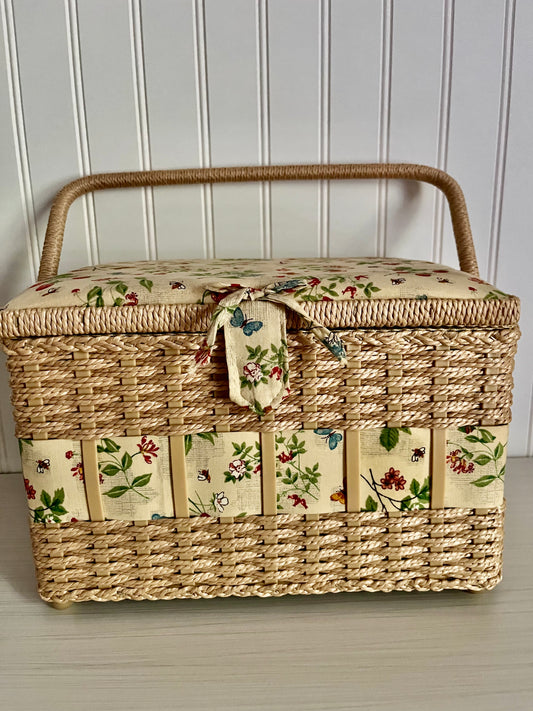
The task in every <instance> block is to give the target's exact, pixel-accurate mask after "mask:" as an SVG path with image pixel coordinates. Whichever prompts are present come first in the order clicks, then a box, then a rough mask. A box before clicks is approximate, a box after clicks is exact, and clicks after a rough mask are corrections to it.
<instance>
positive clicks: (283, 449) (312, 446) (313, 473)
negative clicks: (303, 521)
mask: <svg viewBox="0 0 533 711" xmlns="http://www.w3.org/2000/svg"><path fill="white" fill-rule="evenodd" d="M275 441H276V494H277V508H278V511H279V512H280V513H330V512H332V511H346V500H345V494H344V484H343V468H344V435H343V433H342V432H338V431H334V430H331V429H318V430H314V431H313V430H299V431H297V432H293V431H290V432H289V431H286V432H280V433H278V434H276V437H275Z"/></svg>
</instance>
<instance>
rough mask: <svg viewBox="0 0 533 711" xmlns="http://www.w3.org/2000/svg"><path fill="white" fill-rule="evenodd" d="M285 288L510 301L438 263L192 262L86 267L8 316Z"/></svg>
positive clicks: (316, 296) (310, 297) (25, 299)
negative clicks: (36, 310)
mask: <svg viewBox="0 0 533 711" xmlns="http://www.w3.org/2000/svg"><path fill="white" fill-rule="evenodd" d="M280 281H284V282H289V281H294V287H293V289H292V291H291V293H292V295H293V297H294V299H295V300H296V301H298V302H309V301H311V302H313V301H351V300H354V299H361V300H363V301H364V300H368V299H395V298H402V299H436V298H437V299H438V298H453V299H505V298H508V296H507V294H504V293H503V292H501V291H499V290H498V289H495V288H494V287H493V286H491V285H490V284H488V283H487V282H485V281H482V280H481V279H478V278H477V277H473V276H471V275H470V274H467V273H465V272H460V271H458V270H456V269H451V268H450V267H446V266H443V265H440V264H433V263H432V262H422V261H414V260H406V259H401V260H400V259H391V258H387V259H385V258H383V259H382V258H368V257H365V258H360V257H350V258H342V259H335V258H332V259H270V260H261V259H211V260H194V259H191V260H183V261H177V260H171V261H156V262H154V261H152V262H149V261H147V262H116V263H113V264H102V265H98V266H94V267H83V268H82V269H76V270H74V271H71V272H68V273H66V274H60V275H58V276H56V277H52V278H50V279H47V280H46V281H42V282H38V283H37V284H34V285H33V286H32V287H30V288H29V289H27V290H26V291H24V292H23V293H22V294H20V295H19V296H17V297H15V298H14V299H13V300H12V301H10V302H9V304H8V305H7V307H6V308H8V309H10V310H13V309H25V308H35V307H41V308H43V307H45V308H47V307H50V308H55V307H58V306H59V307H60V306H78V307H80V308H84V307H87V306H93V307H101V306H111V307H119V306H123V307H131V306H137V305H138V304H140V305H145V304H203V303H207V304H209V303H218V302H219V301H221V300H222V299H223V298H224V297H225V296H227V295H228V294H229V293H231V292H232V291H235V290H236V289H239V288H243V287H252V288H261V287H264V286H265V285H268V284H275V283H278V282H280ZM215 284H217V285H215Z"/></svg>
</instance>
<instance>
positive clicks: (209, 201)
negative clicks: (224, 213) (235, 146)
mask: <svg viewBox="0 0 533 711" xmlns="http://www.w3.org/2000/svg"><path fill="white" fill-rule="evenodd" d="M193 24H194V28H193V31H194V48H195V53H194V54H195V63H196V96H197V101H198V133H199V137H200V141H199V145H200V165H201V166H202V167H203V168H208V167H209V166H210V165H211V141H210V136H209V94H208V87H207V47H206V30H205V0H194V4H193ZM201 190H202V209H203V225H204V252H205V256H206V257H207V258H208V259H210V258H212V257H214V256H215V231H214V215H213V189H212V186H211V185H203V186H202V188H201Z"/></svg>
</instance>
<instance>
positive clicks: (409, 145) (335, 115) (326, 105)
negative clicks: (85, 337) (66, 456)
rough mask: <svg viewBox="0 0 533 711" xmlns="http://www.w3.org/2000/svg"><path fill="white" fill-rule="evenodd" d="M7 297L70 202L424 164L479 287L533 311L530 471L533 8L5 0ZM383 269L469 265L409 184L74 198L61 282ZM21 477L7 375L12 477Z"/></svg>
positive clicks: (429, 196) (523, 376)
mask: <svg viewBox="0 0 533 711" xmlns="http://www.w3.org/2000/svg"><path fill="white" fill-rule="evenodd" d="M0 14H1V24H2V32H1V39H0V41H1V42H2V45H3V46H2V51H1V52H0V65H1V66H0V253H1V258H0V259H1V261H0V301H2V302H5V301H6V300H7V299H8V298H9V297H11V296H13V295H14V294H15V293H16V292H18V291H19V290H21V289H22V288H24V287H26V286H27V285H29V284H30V283H31V282H33V281H34V280H35V278H36V272H37V269H38V262H39V251H40V248H41V245H42V240H43V237H44V231H45V227H46V218H47V211H48V209H49V206H50V201H51V199H52V196H53V195H54V193H55V191H56V190H57V189H58V188H59V187H60V186H61V185H62V184H63V183H65V182H67V181H69V180H72V179H74V178H75V177H77V176H79V175H81V174H84V173H88V172H98V171H107V170H130V169H140V168H151V167H153V168H166V167H192V166H209V165H215V166H218V165H246V164H258V163H285V162H287V163H289V162H294V163H303V162H328V161H342V162H344V161H387V160H390V161H410V162H421V163H427V164H431V165H436V166H438V167H441V168H444V169H446V170H448V171H449V172H450V173H452V175H454V176H455V177H456V178H457V179H458V180H459V182H460V183H461V184H462V186H463V189H464V191H465V194H466V197H467V201H468V204H469V208H470V215H471V221H472V226H473V231H474V238H475V243H476V248H477V252H478V258H479V263H480V269H481V274H482V276H483V277H484V278H487V279H489V280H491V281H493V282H495V283H496V285H497V286H498V287H499V288H501V289H503V290H507V291H511V292H513V293H516V294H517V295H519V296H520V297H521V298H522V300H523V311H522V313H523V316H522V330H523V331H524V335H523V338H522V342H521V345H520V350H519V354H518V360H517V367H516V389H515V404H514V422H513V427H512V438H511V441H510V444H509V451H510V453H511V454H513V455H532V454H533V450H532V447H533V444H532V419H533V418H532V411H533V398H532V383H533V376H532V372H533V370H532V368H531V362H532V360H533V334H532V332H531V329H530V327H529V326H530V324H531V322H532V320H533V319H532V316H533V281H532V279H531V270H532V267H533V240H531V238H530V231H531V227H530V223H531V216H530V213H529V209H528V208H529V206H530V205H531V196H530V194H531V182H530V180H529V166H530V165H531V164H532V163H533V144H532V141H531V138H530V122H531V121H530V117H531V115H532V111H533V99H532V93H531V67H532V66H533V2H531V0H430V1H428V0H292V2H291V1H288V0H254V1H252V0H0ZM271 255H272V256H282V255H283V256H298V255H307V256H327V255H332V256H337V255H387V256H389V255H390V256H402V257H412V258H413V257H414V258H422V259H433V260H436V261H443V262H445V263H447V264H451V265H452V266H456V265H457V260H456V256H455V253H454V246H453V237H452V233H451V227H450V221H449V218H448V215H447V212H446V210H445V205H444V204H443V200H442V199H441V197H440V196H439V195H437V194H436V192H435V190H434V189H433V188H431V187H430V186H416V185H414V184H410V183H409V184H407V183H406V184H389V185H387V184H385V183H382V184H375V183H372V182H368V183H350V184H335V183H332V184H330V185H327V184H312V183H309V184H304V185H300V184H275V185H273V186H271V187H269V186H261V185H232V186H222V185H217V186H213V187H185V188H160V189H157V190H150V189H147V190H133V191H123V192H114V193H113V192H109V193H105V194H98V195H96V196H95V197H92V196H90V197H87V198H83V199H82V200H79V201H78V202H77V203H76V204H75V205H74V207H73V208H72V211H71V215H70V218H69V221H68V226H67V236H66V241H65V247H64V257H63V260H62V267H63V268H65V269H68V268H71V267H74V266H80V265H82V264H86V263H96V262H99V261H109V260H113V259H117V258H120V259H123V258H128V259H146V258H149V259H153V258H156V257H160V258H166V257H180V256H183V257H193V256H195V257H204V256H205V257H212V256H217V257H229V256H262V257H269V256H271ZM18 467H19V463H18V453H17V447H16V442H15V440H14V437H13V426H12V423H11V413H10V406H9V391H8V384H7V376H6V373H5V369H4V368H3V364H2V368H1V375H0V470H1V471H4V472H5V471H10V470H15V469H17V468H18Z"/></svg>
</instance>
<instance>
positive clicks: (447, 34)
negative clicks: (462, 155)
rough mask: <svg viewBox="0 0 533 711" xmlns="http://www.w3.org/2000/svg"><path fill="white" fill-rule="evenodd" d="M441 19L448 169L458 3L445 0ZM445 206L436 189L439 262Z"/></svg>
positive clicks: (440, 161)
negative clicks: (454, 33) (456, 6)
mask: <svg viewBox="0 0 533 711" xmlns="http://www.w3.org/2000/svg"><path fill="white" fill-rule="evenodd" d="M442 20H443V21H442V61H441V78H440V98H439V128H438V139H437V168H440V169H441V170H446V169H447V163H448V136H449V132H450V105H451V91H452V67H453V30H454V21H455V0H445V2H444V9H443V18H442ZM445 206H446V205H445V201H444V195H443V193H442V192H441V191H440V190H437V191H436V192H435V208H434V209H435V218H434V223H433V261H435V262H439V263H440V262H442V240H443V232H444V210H445Z"/></svg>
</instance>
